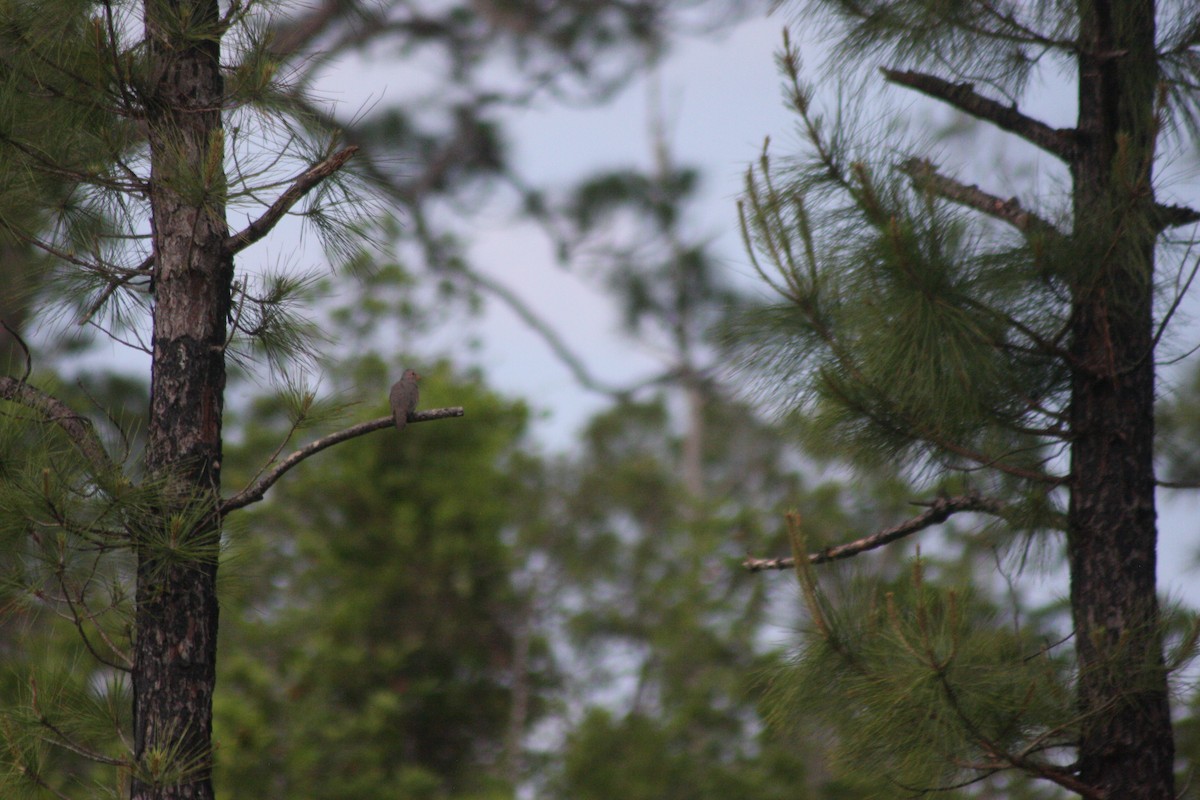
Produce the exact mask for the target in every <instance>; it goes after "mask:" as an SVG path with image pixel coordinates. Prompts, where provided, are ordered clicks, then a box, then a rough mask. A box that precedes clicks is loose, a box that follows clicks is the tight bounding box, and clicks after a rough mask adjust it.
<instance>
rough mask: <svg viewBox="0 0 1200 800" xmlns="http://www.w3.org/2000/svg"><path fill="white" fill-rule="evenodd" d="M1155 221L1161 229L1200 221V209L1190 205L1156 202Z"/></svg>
mask: <svg viewBox="0 0 1200 800" xmlns="http://www.w3.org/2000/svg"><path fill="white" fill-rule="evenodd" d="M1154 222H1155V224H1156V225H1157V226H1158V229H1159V230H1160V231H1165V230H1167V229H1169V228H1178V227H1181V226H1183V225H1191V224H1193V223H1196V222H1200V211H1197V210H1196V209H1194V208H1189V207H1188V206H1172V205H1167V204H1165V203H1155V204H1154Z"/></svg>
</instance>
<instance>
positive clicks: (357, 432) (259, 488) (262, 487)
mask: <svg viewBox="0 0 1200 800" xmlns="http://www.w3.org/2000/svg"><path fill="white" fill-rule="evenodd" d="M464 413H465V412H464V411H463V408H462V406H454V407H451V408H434V409H430V410H429V411H414V412H413V413H412V414H409V416H408V422H409V424H410V425H411V424H412V423H414V422H432V421H433V420H438V419H448V418H450V417H461V416H463V414H464ZM394 427H395V420H393V419H392V418H391V417H390V416H388V417H379V418H378V419H373V420H370V421H369V422H360V423H358V424H357V425H351V426H350V427H349V428H346V429H345V430H341V431H338V432H337V433H331V434H329V435H328V436H322V437H321V438H320V439H317V440H316V441H313V442H309V443H308V444H306V445H305V446H304V447H301V448H300V449H299V450H296V451H295V452H293V453H292V454H291V455H289V456H288V457H287V458H285V459H283V460H282V461H280V462H279V463H278V464H276V465H275V467H274V468H272V469H271V470H270V471H268V472H267V473H266V474H264V475H263V476H262V477H261V478H259V479H258V480H256V481H255V482H254V483H253V484H251V485H250V486H247V487H246V488H245V489H243V490H242V491H240V492H238V493H237V494H235V495H234V496H233V497H229V498H227V499H225V500H224V501H222V502H221V507H220V513H221V514H222V515H224V514H228V513H229V512H230V511H236V510H237V509H239V508H244V507H246V506H248V505H250V504H251V503H257V502H258V501H259V500H262V499H263V497H264V496H266V493H267V490H268V489H270V488H271V487H272V486H273V485H274V484H275V482H276V481H278V480H279V479H280V478H282V477H283V475H284V473H285V472H287V471H288V470H290V469H291V468H292V467H294V466H296V465H297V464H299V463H300V462H301V461H303V460H304V459H306V458H308V457H309V456H312V455H316V454H317V453H319V452H321V451H322V450H324V449H326V448H328V447H333V446H334V445H335V444H341V443H342V442H345V441H349V440H350V439H355V438H357V437H359V436H364V435H366V434H368V433H374V432H375V431H381V430H383V429H384V428H394Z"/></svg>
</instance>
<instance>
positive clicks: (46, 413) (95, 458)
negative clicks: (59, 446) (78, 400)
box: [0, 377, 116, 475]
mask: <svg viewBox="0 0 1200 800" xmlns="http://www.w3.org/2000/svg"><path fill="white" fill-rule="evenodd" d="M0 400H8V401H9V402H11V403H16V404H17V405H21V406H25V407H26V408H28V409H30V410H31V411H35V412H37V414H38V415H39V416H40V417H41V419H42V421H43V422H51V423H54V424H55V425H57V426H58V427H59V428H61V429H62V431H63V433H65V434H66V435H67V438H69V439H70V440H71V441H72V442H73V443H74V444H75V446H76V447H77V448H79V452H81V453H82V454H83V456H84V457H85V458H86V459H87V460H88V461H89V462H90V463H91V465H92V469H93V471H94V472H95V473H96V474H97V475H106V474H110V473H112V472H113V471H114V470H115V469H116V465H115V464H114V463H113V460H112V458H111V457H110V456H109V454H108V451H107V450H105V449H104V444H103V443H102V442H101V441H100V437H98V436H97V435H96V431H95V429H94V428H93V427H92V421H91V420H89V419H88V418H87V417H85V416H82V415H81V414H77V413H76V412H75V410H74V409H73V408H71V407H70V406H68V405H67V404H66V403H64V402H63V401H61V400H59V399H58V398H57V397H54V396H53V395H50V394H47V393H46V392H43V391H42V390H41V389H37V388H34V387H33V386H31V385H29V384H28V383H26V382H25V381H23V380H17V379H16V378H8V377H0Z"/></svg>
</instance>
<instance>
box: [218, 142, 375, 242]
mask: <svg viewBox="0 0 1200 800" xmlns="http://www.w3.org/2000/svg"><path fill="white" fill-rule="evenodd" d="M357 152H358V145H350V146H349V147H347V148H345V149H344V150H341V151H339V152H337V153H334V154H333V155H331V156H330V157H329V158H327V159H325V160H324V161H322V162H320V163H318V164H315V165H313V166H312V167H310V168H309V169H308V170H306V171H305V172H304V173H303V174H302V175H300V177H298V178H296V180H295V181H293V182H292V185H291V186H289V187H288V188H287V190H286V191H285V192H284V193H283V194H281V195H279V197H278V198H276V200H275V202H274V203H272V204H271V205H270V207H269V208H268V209H267V210H266V211H264V212H263V215H262V216H261V217H259V218H258V219H256V220H254V221H253V222H251V223H250V224H249V225H247V226H246V227H245V228H243V229H242V230H241V231H238V232H237V233H235V234H233V235H232V236H230V237H229V238H228V239H226V240H225V252H226V253H228V254H229V255H231V256H232V255H236V254H237V253H240V252H241V251H243V250H245V249H246V248H247V247H249V246H250V245H252V244H254V243H255V242H257V241H258V240H259V239H262V238H263V237H264V236H266V235H267V234H268V233H270V232H271V229H272V228H274V227H275V226H276V225H277V224H278V223H279V220H281V219H283V215H284V214H286V213H287V212H288V211H289V210H290V209H291V208H292V206H294V205H296V203H298V202H300V200H301V199H303V197H304V196H305V195H306V194H308V193H309V192H311V191H312V190H313V189H314V188H316V186H317V184H319V183H320V182H321V181H323V180H325V179H326V178H328V177H329V176H330V175H332V174H333V173H335V172H337V171H338V170H339V169H341V168H342V167H343V166H345V164H346V162H347V161H349V160H350V158H351V157H352V156H353V155H354V154H355V153H357Z"/></svg>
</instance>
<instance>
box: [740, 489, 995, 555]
mask: <svg viewBox="0 0 1200 800" xmlns="http://www.w3.org/2000/svg"><path fill="white" fill-rule="evenodd" d="M1003 510H1004V503H1003V502H1001V501H999V500H996V499H993V498H990V497H981V496H980V495H978V494H975V493H971V494H965V495H958V496H956V497H939V498H938V499H936V500H934V501H933V502H932V503H930V504H929V508H928V510H926V511H924V512H922V513H920V514H918V515H917V516H915V517H913V518H912V519H908V520H905V521H904V522H901V523H900V524H899V525H893V526H892V527H890V528H884V529H883V530H881V531H877V532H875V533H872V534H871V535H869V536H864V537H862V538H861V539H855V540H854V541H852V542H847V543H846V544H840V545H836V546H834V547H827V548H825V549H824V550H821V551H819V552H816V553H809V554H808V563H810V564H823V563H825V562H828V561H837V560H839V559H843V558H851V557H853V556H856V555H858V554H859V553H865V552H866V551H868V550H874V549H876V548H879V547H883V546H884V545H886V544H891V543H892V542H894V541H896V540H898V539H903V538H904V537H906V536H911V535H912V534H914V533H917V532H919V531H923V530H925V529H926V528H929V527H931V526H933V525H937V524H939V523H942V522H945V521H946V520H947V519H949V518H950V517H951V516H953V515H955V514H960V513H963V512H968V511H975V512H983V513H986V514H999V513H1001V512H1002V511H1003ZM742 566H743V567H745V568H746V569H747V570H749V571H750V572H762V571H763V570H769V569H779V570H783V569H794V568H795V566H796V561H795V559H794V558H792V557H784V558H750V557H748V558H747V559H746V560H745V561H743V562H742Z"/></svg>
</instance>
